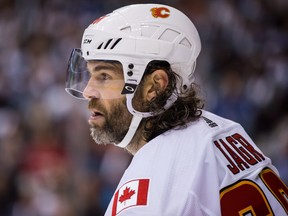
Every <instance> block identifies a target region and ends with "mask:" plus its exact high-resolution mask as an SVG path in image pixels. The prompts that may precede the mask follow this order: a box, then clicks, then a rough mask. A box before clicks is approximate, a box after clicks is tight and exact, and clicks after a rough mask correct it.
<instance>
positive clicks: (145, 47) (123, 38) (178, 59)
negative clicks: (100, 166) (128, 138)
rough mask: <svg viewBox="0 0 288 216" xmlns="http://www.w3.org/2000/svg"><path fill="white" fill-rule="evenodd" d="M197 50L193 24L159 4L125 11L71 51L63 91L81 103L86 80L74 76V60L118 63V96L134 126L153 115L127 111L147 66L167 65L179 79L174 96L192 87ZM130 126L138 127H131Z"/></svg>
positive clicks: (91, 30) (99, 23)
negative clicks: (121, 83) (120, 79)
mask: <svg viewBox="0 0 288 216" xmlns="http://www.w3.org/2000/svg"><path fill="white" fill-rule="evenodd" d="M200 50H201V43H200V38H199V35H198V32H197V30H196V28H195V26H194V24H193V23H192V22H191V20H190V19H189V18H188V17H187V16H186V15H184V14H183V13H182V12H180V11H179V10H177V9H175V8H173V7H170V6H167V5H161V4H135V5H129V6H125V7H122V8H120V9H117V10H115V11H113V12H112V13H110V14H107V15H105V16H102V17H100V18H98V19H96V20H95V21H94V22H93V23H91V24H90V25H89V26H88V28H87V29H86V30H85V31H84V34H83V38H82V43H81V50H80V49H75V50H74V51H73V52H72V55H71V58H70V61H69V67H68V76H67V81H66V90H67V92H69V93H70V94H72V95H73V96H76V97H79V98H81V97H83V95H82V92H83V90H84V87H85V80H83V79H84V78H83V77H85V76H83V75H80V76H78V75H77V76H75V74H73V73H75V70H76V69H75V68H79V67H80V66H77V64H80V63H81V61H80V60H79V59H81V58H83V59H84V60H85V61H88V60H115V61H119V62H120V63H121V64H122V67H123V73H124V79H125V86H124V88H123V91H122V94H125V95H126V98H127V108H128V110H129V112H130V113H131V114H132V115H134V117H135V116H137V117H138V121H137V122H138V123H137V126H138V124H139V122H140V121H141V119H142V117H148V116H151V115H153V114H151V113H143V112H138V111H136V110H135V109H134V108H133V106H132V98H133V96H134V92H135V90H136V88H137V86H138V84H139V83H140V81H141V79H142V76H143V74H144V71H145V69H146V67H147V65H148V64H149V62H151V61H152V60H164V61H167V62H168V63H169V64H170V65H171V68H172V70H173V71H174V72H176V73H177V74H178V75H180V77H181V78H182V79H183V82H182V83H178V85H177V88H178V92H182V90H185V89H186V88H187V87H189V86H190V84H191V82H192V78H193V72H194V69H195V63H196V58H197V57H198V55H199V53H200ZM77 72H78V71H77ZM77 77H78V78H77ZM79 77H81V78H80V79H79ZM86 83H87V80H86ZM175 100H176V98H175V95H174V94H173V95H172V96H171V97H170V99H168V101H167V103H166V106H165V107H164V108H169V106H171V105H172V104H173V103H174V101H175ZM134 120H135V119H134ZM132 124H133V120H132V123H131V125H132ZM134 126H135V127H137V126H136V123H134ZM135 130H136V129H135ZM133 134H134V133H133Z"/></svg>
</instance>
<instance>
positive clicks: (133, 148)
mask: <svg viewBox="0 0 288 216" xmlns="http://www.w3.org/2000/svg"><path fill="white" fill-rule="evenodd" d="M143 130H144V128H143V124H141V125H139V128H138V129H137V131H136V133H135V135H134V137H133V138H132V140H131V142H130V143H129V145H127V146H126V150H127V151H128V152H129V153H130V154H132V155H135V154H136V153H137V152H138V151H139V150H140V149H141V148H142V147H143V146H144V145H145V144H146V143H147V141H146V140H145V139H144V137H143Z"/></svg>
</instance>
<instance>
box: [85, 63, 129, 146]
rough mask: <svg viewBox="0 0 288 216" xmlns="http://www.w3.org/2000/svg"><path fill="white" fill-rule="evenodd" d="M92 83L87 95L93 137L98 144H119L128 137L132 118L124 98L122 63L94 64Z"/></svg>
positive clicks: (89, 65)
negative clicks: (122, 93)
mask: <svg viewBox="0 0 288 216" xmlns="http://www.w3.org/2000/svg"><path fill="white" fill-rule="evenodd" d="M87 68H88V70H89V72H90V76H91V77H90V80H89V82H88V84H87V86H86V88H85V90H84V92H83V96H84V97H86V98H87V99H89V106H88V108H89V110H90V112H91V116H90V118H89V124H90V126H91V136H92V138H93V139H94V140H95V142H96V143H97V144H111V143H115V144H118V143H120V142H121V140H122V139H123V138H124V136H125V135H126V133H127V131H128V128H129V125H130V122H131V119H132V115H131V114H130V113H129V111H128V109H127V107H126V98H125V96H124V95H121V91H122V89H123V86H124V77H123V72H122V67H121V65H120V64H118V63H117V64H116V63H111V62H104V61H90V62H88V64H87Z"/></svg>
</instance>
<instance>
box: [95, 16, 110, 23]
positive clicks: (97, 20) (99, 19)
mask: <svg viewBox="0 0 288 216" xmlns="http://www.w3.org/2000/svg"><path fill="white" fill-rule="evenodd" d="M107 16H108V15H104V16H101V17H99V18H98V19H96V20H94V21H93V22H92V24H97V23H98V22H100V21H101V20H102V19H104V18H105V17H107Z"/></svg>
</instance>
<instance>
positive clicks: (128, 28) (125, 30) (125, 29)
mask: <svg viewBox="0 0 288 216" xmlns="http://www.w3.org/2000/svg"><path fill="white" fill-rule="evenodd" d="M120 31H122V32H127V33H130V32H131V26H126V27H124V28H121V29H120Z"/></svg>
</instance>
